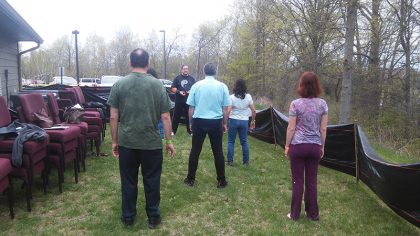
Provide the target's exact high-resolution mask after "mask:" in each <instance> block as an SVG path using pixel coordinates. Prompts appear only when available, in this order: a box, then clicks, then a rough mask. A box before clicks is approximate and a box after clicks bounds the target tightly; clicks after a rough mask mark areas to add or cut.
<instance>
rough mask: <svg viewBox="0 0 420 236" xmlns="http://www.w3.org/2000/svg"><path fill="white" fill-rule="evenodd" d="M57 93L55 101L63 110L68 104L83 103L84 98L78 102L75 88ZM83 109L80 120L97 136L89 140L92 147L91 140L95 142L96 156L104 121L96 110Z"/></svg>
mask: <svg viewBox="0 0 420 236" xmlns="http://www.w3.org/2000/svg"><path fill="white" fill-rule="evenodd" d="M77 88H78V87H77ZM78 89H80V88H78ZM80 91H81V90H80ZM58 95H59V98H60V99H58V100H57V103H58V106H59V108H60V109H63V110H64V109H65V108H66V107H69V106H73V105H76V104H80V105H83V104H84V100H82V102H83V103H80V102H79V97H78V96H77V93H76V88H74V89H73V88H69V89H66V90H59V91H58ZM82 96H83V93H82ZM84 109H85V114H84V116H83V119H82V121H84V122H86V123H87V124H88V133H98V136H97V137H93V138H92V139H90V140H91V147H92V142H93V141H94V142H95V147H96V156H99V154H100V146H101V141H102V140H103V138H104V134H105V129H104V125H105V122H104V121H103V120H102V119H101V115H100V113H99V112H98V111H97V110H95V109H94V110H92V109H89V108H84ZM101 134H102V135H101Z"/></svg>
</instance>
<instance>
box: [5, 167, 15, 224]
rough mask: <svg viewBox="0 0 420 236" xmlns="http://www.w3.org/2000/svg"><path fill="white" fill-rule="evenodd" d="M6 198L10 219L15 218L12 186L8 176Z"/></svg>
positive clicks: (10, 178)
mask: <svg viewBox="0 0 420 236" xmlns="http://www.w3.org/2000/svg"><path fill="white" fill-rule="evenodd" d="M7 197H8V199H9V210H10V218H12V219H14V218H15V213H14V211H13V205H14V204H15V199H14V195H13V185H12V177H10V175H9V189H8V190H7Z"/></svg>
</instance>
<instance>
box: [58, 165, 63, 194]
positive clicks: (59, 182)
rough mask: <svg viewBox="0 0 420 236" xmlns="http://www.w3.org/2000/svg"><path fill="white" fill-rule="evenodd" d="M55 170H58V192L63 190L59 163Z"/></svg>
mask: <svg viewBox="0 0 420 236" xmlns="http://www.w3.org/2000/svg"><path fill="white" fill-rule="evenodd" d="M57 171H58V173H57V174H58V190H59V191H60V193H62V192H63V181H64V180H61V176H62V172H63V171H62V170H61V165H59V166H57Z"/></svg>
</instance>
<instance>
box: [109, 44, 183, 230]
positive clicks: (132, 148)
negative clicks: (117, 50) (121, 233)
mask: <svg viewBox="0 0 420 236" xmlns="http://www.w3.org/2000/svg"><path fill="white" fill-rule="evenodd" d="M148 65H149V54H148V53H147V52H146V51H145V50H144V49H140V48H138V49H135V50H133V51H132V52H131V53H130V66H131V67H132V72H131V73H130V74H128V75H127V76H125V77H124V78H122V79H120V80H119V81H117V82H116V83H115V84H114V85H113V86H112V89H111V93H110V95H109V98H108V104H109V105H110V106H111V117H110V122H109V123H110V126H111V135H112V153H113V155H114V157H115V158H118V160H119V166H120V177H121V195H122V199H121V200H122V216H121V221H122V222H123V223H124V224H125V225H132V224H133V223H134V219H135V216H136V204H137V192H138V189H137V183H138V172H139V167H141V173H142V176H143V186H144V193H145V197H146V213H147V217H148V220H149V224H148V226H149V228H155V227H157V226H158V225H159V224H160V223H161V217H160V210H159V203H160V176H161V173H162V162H163V155H162V140H161V139H160V136H159V133H158V131H157V129H156V127H157V124H158V121H159V119H162V122H163V127H164V130H165V148H166V151H168V152H170V156H171V157H174V155H175V149H174V146H173V144H172V136H171V131H172V127H171V118H170V114H169V109H170V103H169V97H168V95H167V94H166V90H165V89H164V87H163V85H162V83H161V82H160V81H159V80H157V79H155V78H153V77H152V76H150V75H149V74H147V69H148ZM118 121H119V122H118Z"/></svg>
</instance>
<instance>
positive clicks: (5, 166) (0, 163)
mask: <svg viewBox="0 0 420 236" xmlns="http://www.w3.org/2000/svg"><path fill="white" fill-rule="evenodd" d="M11 173H12V165H11V164H10V160H9V159H8V158H7V157H6V156H5V155H4V154H0V193H3V192H5V191H7V196H8V198H9V210H10V218H12V219H13V218H14V217H15V214H14V212H13V202H14V197H13V187H12V178H11Z"/></svg>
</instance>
